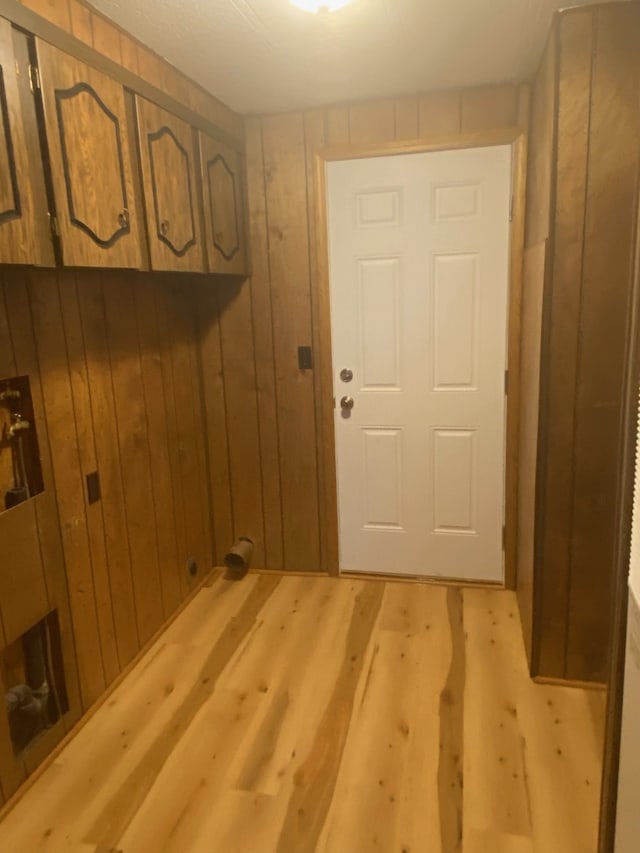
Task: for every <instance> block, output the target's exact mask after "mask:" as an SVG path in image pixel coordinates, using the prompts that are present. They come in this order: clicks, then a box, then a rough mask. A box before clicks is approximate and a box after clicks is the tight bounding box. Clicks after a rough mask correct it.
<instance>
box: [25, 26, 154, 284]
mask: <svg viewBox="0 0 640 853" xmlns="http://www.w3.org/2000/svg"><path fill="white" fill-rule="evenodd" d="M36 44H37V48H38V64H39V67H40V77H41V84H42V94H43V101H44V109H45V123H46V130H47V141H48V144H49V152H50V157H51V175H52V181H53V187H54V193H55V199H56V213H57V217H58V229H59V234H60V242H61V245H62V256H63V260H64V263H65V264H69V265H72V266H100V267H133V268H138V267H140V266H141V262H142V256H141V250H140V241H139V232H138V227H139V226H138V216H137V210H136V203H135V199H134V193H133V179H132V160H131V152H130V148H129V133H128V121H127V115H126V110H125V101H124V91H123V88H122V86H121V85H120V84H119V83H116V82H115V81H114V80H112V79H111V78H109V77H107V76H106V75H105V74H102V73H101V72H99V71H96V70H95V69H93V68H91V67H90V66H88V65H85V64H84V63H82V62H79V61H78V60H76V59H74V58H72V57H70V56H67V55H66V54H64V53H63V52H62V51H60V50H58V49H57V48H55V47H52V46H51V45H49V44H46V43H45V42H41V41H39V40H36Z"/></svg>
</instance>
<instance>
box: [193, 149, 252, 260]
mask: <svg viewBox="0 0 640 853" xmlns="http://www.w3.org/2000/svg"><path fill="white" fill-rule="evenodd" d="M200 156H201V160H202V183H203V193H204V215H205V227H206V232H207V233H206V239H207V252H208V255H209V270H210V272H217V273H238V274H242V273H246V272H247V251H246V241H245V233H244V204H243V184H242V169H241V164H240V155H239V154H238V152H237V151H234V150H233V148H229V147H228V146H227V145H224V144H223V143H222V142H218V141H217V140H215V139H212V138H211V137H210V136H207V135H206V134H204V133H201V134H200Z"/></svg>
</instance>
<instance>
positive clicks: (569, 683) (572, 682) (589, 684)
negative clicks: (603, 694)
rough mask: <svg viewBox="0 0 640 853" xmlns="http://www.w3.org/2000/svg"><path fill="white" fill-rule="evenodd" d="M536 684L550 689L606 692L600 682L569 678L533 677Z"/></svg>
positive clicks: (605, 688) (606, 687)
mask: <svg viewBox="0 0 640 853" xmlns="http://www.w3.org/2000/svg"><path fill="white" fill-rule="evenodd" d="M533 681H535V683H536V684H547V685H550V686H552V687H576V688H578V689H580V690H608V685H607V684H604V683H603V682H602V681H578V680H577V679H571V678H553V677H551V676H547V675H534V676H533Z"/></svg>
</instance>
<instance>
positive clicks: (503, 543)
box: [502, 524, 507, 551]
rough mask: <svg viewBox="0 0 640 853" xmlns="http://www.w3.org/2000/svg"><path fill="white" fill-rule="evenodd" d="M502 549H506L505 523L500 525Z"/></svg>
mask: <svg viewBox="0 0 640 853" xmlns="http://www.w3.org/2000/svg"><path fill="white" fill-rule="evenodd" d="M502 550H503V551H506V550H507V525H506V524H503V525H502Z"/></svg>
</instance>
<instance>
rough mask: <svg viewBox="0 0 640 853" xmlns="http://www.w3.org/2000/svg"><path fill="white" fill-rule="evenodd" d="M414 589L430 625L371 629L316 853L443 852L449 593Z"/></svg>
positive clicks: (449, 658) (449, 656)
mask: <svg viewBox="0 0 640 853" xmlns="http://www.w3.org/2000/svg"><path fill="white" fill-rule="evenodd" d="M389 586H390V585H388V589H389ZM396 586H397V585H394V586H393V587H391V588H392V589H393V590H394V591H395V589H396ZM415 592H416V593H417V597H418V598H419V599H421V600H422V601H421V603H422V605H423V608H424V615H426V616H427V617H428V619H429V623H428V624H429V625H430V626H432V627H430V628H427V627H426V623H425V626H424V627H423V628H422V630H414V631H413V632H406V631H402V632H397V631H388V630H377V631H376V632H374V637H373V643H374V645H373V654H372V655H371V658H370V660H369V661H368V666H367V668H366V675H365V677H364V678H363V679H362V683H361V688H360V693H359V695H358V697H357V700H356V703H355V705H356V710H355V712H354V715H353V717H352V720H351V725H350V728H349V735H348V738H347V743H346V746H345V751H344V754H343V760H342V763H341V769H340V773H339V776H338V779H337V782H336V788H335V793H334V796H333V802H332V806H331V810H330V813H329V816H328V819H327V821H326V826H325V830H324V832H323V835H322V838H321V841H320V843H319V845H318V848H317V850H318V853H332V851H337V850H339V849H345V850H358V851H363V853H368V851H372V853H373V851H383V850H384V851H386V850H389V851H391V850H394V851H395V850H397V851H401V850H407V851H409V850H411V851H419V850H429V851H431V850H433V851H438V850H440V849H441V844H440V819H439V800H438V785H437V779H438V764H439V752H440V751H439V729H440V727H439V719H438V718H439V696H440V691H441V689H442V687H443V685H444V683H445V680H446V678H447V673H448V671H449V665H450V660H451V646H450V643H448V642H446V624H445V618H444V612H445V611H444V606H443V602H444V596H445V593H444V590H438V594H437V596H434V595H433V592H429V591H423V590H415ZM425 592H426V594H425ZM394 597H395V596H394ZM429 597H430V598H431V599H435V601H433V602H431V603H430V602H428V601H427V599H428V598H429ZM385 599H386V595H385ZM385 603H386V602H385ZM438 620H439V621H438ZM382 624H383V623H382V613H381V618H380V621H379V625H378V627H379V628H380V626H381V625H382ZM443 638H444V639H445V641H444V642H443ZM426 684H428V685H429V687H428V689H427V690H425V689H424V686H425V685H426ZM391 685H393V686H392V687H391ZM418 708H419V712H418V713H416V711H417V709H418ZM417 798H419V800H420V808H416V799H417Z"/></svg>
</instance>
